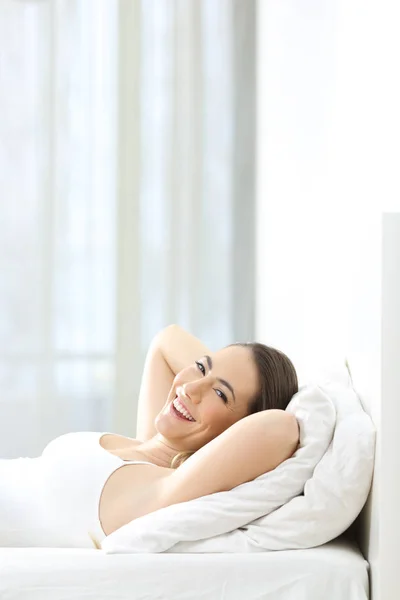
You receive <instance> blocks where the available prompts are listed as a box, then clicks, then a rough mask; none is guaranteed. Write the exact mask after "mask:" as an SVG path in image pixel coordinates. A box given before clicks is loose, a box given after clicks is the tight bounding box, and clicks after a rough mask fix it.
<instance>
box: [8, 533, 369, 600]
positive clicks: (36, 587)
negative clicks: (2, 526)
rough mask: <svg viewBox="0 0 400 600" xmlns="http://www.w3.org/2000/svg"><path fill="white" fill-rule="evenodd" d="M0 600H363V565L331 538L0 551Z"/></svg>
mask: <svg viewBox="0 0 400 600" xmlns="http://www.w3.org/2000/svg"><path fill="white" fill-rule="evenodd" d="M0 598H1V600H90V599H93V600H106V599H107V600H145V599H146V600H164V599H165V600H182V599H185V600H222V599H223V600H256V599H257V600H344V599H346V600H366V599H367V598H368V563H367V562H366V561H365V560H364V558H363V557H362V555H361V554H360V552H359V550H358V549H357V547H356V546H355V545H354V544H353V543H352V542H349V541H347V540H345V539H340V538H339V539H337V540H334V541H333V542H330V543H328V544H324V545H323V546H319V547H318V548H312V549H308V550H288V551H280V552H259V553H251V554H105V553H104V552H103V551H102V550H96V549H93V550H92V549H86V548H79V549H78V548H54V549H52V548H0Z"/></svg>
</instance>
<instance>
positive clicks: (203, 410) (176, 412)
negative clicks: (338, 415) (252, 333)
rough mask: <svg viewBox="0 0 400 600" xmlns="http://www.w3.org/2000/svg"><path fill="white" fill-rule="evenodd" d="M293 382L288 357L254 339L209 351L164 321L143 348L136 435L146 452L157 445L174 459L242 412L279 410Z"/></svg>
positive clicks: (294, 389)
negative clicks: (147, 347) (144, 348)
mask: <svg viewBox="0 0 400 600" xmlns="http://www.w3.org/2000/svg"><path fill="white" fill-rule="evenodd" d="M297 390H298V382H297V376H296V371H295V369H294V367H293V364H292V363H291V361H290V360H289V359H288V357H287V356H286V355H285V354H283V353H282V352H280V351H279V350H276V349H275V348H270V347H268V346H265V345H263V344H259V343H256V342H254V343H243V344H233V345H230V346H227V347H226V348H223V349H221V350H219V351H217V352H211V351H210V350H209V349H208V348H207V347H206V346H204V344H202V343H201V342H200V340H198V339H197V338H195V337H194V336H192V335H191V334H189V333H188V332H186V331H184V330H183V329H182V328H180V327H179V326H177V325H171V326H169V327H167V328H166V329H164V330H163V331H161V332H160V333H159V334H158V335H157V336H156V337H155V339H154V340H153V343H152V345H151V347H150V349H149V353H148V356H147V360H146V364H145V369H144V373H143V379H142V387H141V393H140V398H139V409H138V429H137V437H138V438H139V439H141V440H143V444H142V450H143V451H144V452H149V453H151V455H152V458H153V459H154V458H155V457H156V455H158V456H159V457H160V458H161V455H160V452H162V456H163V458H164V460H165V459H166V458H167V456H168V458H169V460H170V463H169V465H170V466H172V467H176V466H178V465H179V464H181V463H182V461H183V459H185V458H187V457H188V456H190V454H192V453H193V452H196V451H197V450H199V449H200V448H201V447H202V446H204V445H205V444H207V443H208V442H210V441H211V440H212V439H214V438H215V437H216V436H218V435H220V434H221V433H222V432H223V431H225V430H226V429H227V428H228V427H230V426H231V425H233V424H234V423H236V422H237V421H239V420H241V419H243V418H244V417H246V416H248V415H250V414H253V413H256V412H259V411H264V410H267V409H281V410H282V409H283V410H284V409H285V408H286V406H287V404H288V403H289V401H290V399H291V398H292V396H293V395H294V394H295V393H296V392H297ZM182 415H184V416H182ZM169 465H168V466H169ZM164 466H167V464H164Z"/></svg>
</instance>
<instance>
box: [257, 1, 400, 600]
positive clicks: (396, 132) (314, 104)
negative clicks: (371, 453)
mask: <svg viewBox="0 0 400 600" xmlns="http://www.w3.org/2000/svg"><path fill="white" fill-rule="evenodd" d="M398 12H399V8H398V7H397V4H395V3H393V4H390V3H388V2H385V1H384V2H378V1H375V2H371V1H368V0H367V1H361V0H359V1H355V0H325V1H324V0H302V1H301V2H298V1H296V0H259V3H258V143H257V154H258V158H257V170H258V177H257V198H258V199H257V213H258V214H257V267H256V269H257V271H256V272H257V309H256V333H257V337H258V338H259V339H261V340H262V341H265V342H266V343H269V344H271V345H275V346H277V347H279V348H281V349H282V350H284V351H285V352H286V353H287V354H288V355H289V356H290V357H291V358H292V360H293V361H294V363H295V364H296V366H297V368H298V371H299V374H300V377H301V379H302V378H306V376H307V374H309V373H312V372H313V371H314V370H316V369H317V368H318V367H319V366H328V367H329V366H332V368H340V367H341V366H342V365H343V362H344V358H345V357H346V358H347V359H348V361H349V364H350V368H351V371H352V375H353V381H354V384H355V386H356V387H357V390H358V391H359V392H360V394H361V395H362V398H363V401H364V402H365V405H366V407H367V409H368V410H369V412H370V413H371V415H372V418H373V419H374V421H375V423H376V424H377V427H378V429H379V431H380V433H381V435H380V436H378V448H377V468H376V478H375V485H374V494H373V497H372V499H371V500H370V503H369V506H368V509H367V510H366V511H365V515H364V518H365V519H366V520H368V518H369V515H370V512H371V511H372V515H373V518H372V526H371V528H370V529H366V531H367V533H368V535H367V536H364V539H362V540H361V542H362V544H363V548H364V551H365V553H366V555H367V556H368V558H369V560H370V562H371V568H372V587H373V591H374V592H375V593H374V600H383V599H384V600H392V598H393V599H394V598H395V595H394V596H393V595H391V593H392V594H395V591H392V592H390V591H389V590H390V589H391V583H392V582H391V581H390V577H394V576H395V572H394V569H392V571H391V572H390V569H386V571H385V577H383V573H384V571H383V570H382V569H381V574H382V577H381V578H380V579H379V577H378V567H379V560H380V559H381V558H382V553H381V552H379V548H380V547H381V546H382V539H385V540H387V539H388V535H389V537H390V535H392V537H391V539H392V541H393V543H394V541H395V535H394V534H393V533H392V534H390V531H389V529H387V530H386V531H383V530H382V527H383V521H382V519H380V518H379V517H380V515H379V511H380V510H381V508H380V507H381V506H383V504H382V503H381V502H380V503H379V505H378V488H379V494H380V500H384V498H383V494H386V493H387V492H388V487H387V486H388V485H389V479H388V477H389V472H388V471H385V477H387V479H385V480H384V481H383V480H382V477H383V473H381V465H380V453H381V448H380V439H381V437H382V435H383V431H381V424H382V422H383V421H384V422H385V424H386V423H387V425H388V426H389V423H390V422H393V420H392V421H391V419H390V417H388V415H390V414H391V412H392V411H390V412H389V405H387V406H385V402H386V403H388V402H389V400H387V398H386V396H383V395H382V389H383V390H384V389H385V386H384V385H383V382H382V370H381V359H382V349H383V345H384V344H387V338H385V337H383V338H382V327H381V319H382V311H381V308H382V297H381V294H382V284H381V281H382V211H384V210H387V211H388V210H391V211H395V210H399V204H400V201H399V199H400V194H399V191H400V186H399V178H398V176H397V171H398V165H399V164H400V160H399V159H400V143H399V141H398V140H400V117H399V115H400V109H398V107H399V106H400V85H399V76H398V73H399V69H398V64H397V61H398V59H397V57H398V56H400V41H399V38H398V36H397V30H396V28H397V25H396V23H398V19H397V17H398V15H397V13H398ZM395 13H396V14H395ZM392 234H393V232H392ZM392 237H393V235H392ZM392 242H393V240H392ZM389 256H390V251H389ZM386 262H387V261H386ZM385 269H386V267H385ZM399 278H400V277H399ZM385 282H386V283H387V285H388V286H389V287H390V285H391V283H390V278H388V277H386V278H385ZM385 285H386V284H385ZM399 305H400V302H399ZM392 313H394V311H392ZM392 351H393V343H392ZM398 356H400V348H399V353H398ZM388 362H390V361H388ZM396 385H397V384H396ZM394 386H395V384H393V382H392V390H393V389H394ZM384 409H385V410H386V412H385V411H384ZM399 416H400V415H399ZM380 480H382V481H383V482H382V481H380ZM399 489H400V488H399ZM378 524H379V526H380V528H381V529H380V530H379V528H378ZM397 533H400V530H399V531H398V532H397ZM383 536H385V537H384V538H383ZM389 546H390V544H389ZM389 546H388V545H386V548H388V547H389ZM393 583H394V580H393Z"/></svg>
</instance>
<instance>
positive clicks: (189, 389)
mask: <svg viewBox="0 0 400 600" xmlns="http://www.w3.org/2000/svg"><path fill="white" fill-rule="evenodd" d="M211 385H212V381H211V378H210V377H201V379H200V378H199V379H195V380H193V381H187V382H186V383H184V384H183V386H182V388H183V393H184V394H185V395H186V396H188V397H189V399H190V400H191V401H192V402H193V404H198V403H199V402H201V398H202V396H203V394H204V392H205V391H207V390H208V389H209V387H210V386H211Z"/></svg>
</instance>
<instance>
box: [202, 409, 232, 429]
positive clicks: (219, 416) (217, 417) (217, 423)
mask: <svg viewBox="0 0 400 600" xmlns="http://www.w3.org/2000/svg"><path fill="white" fill-rule="evenodd" d="M203 422H204V424H206V425H207V426H208V428H209V429H210V430H211V431H212V432H213V433H215V435H219V434H220V433H222V432H223V431H225V429H227V428H228V427H229V426H230V425H231V424H232V423H231V419H230V415H229V414H228V412H227V410H226V408H225V407H223V406H221V407H218V406H207V407H205V408H204V412H203Z"/></svg>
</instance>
